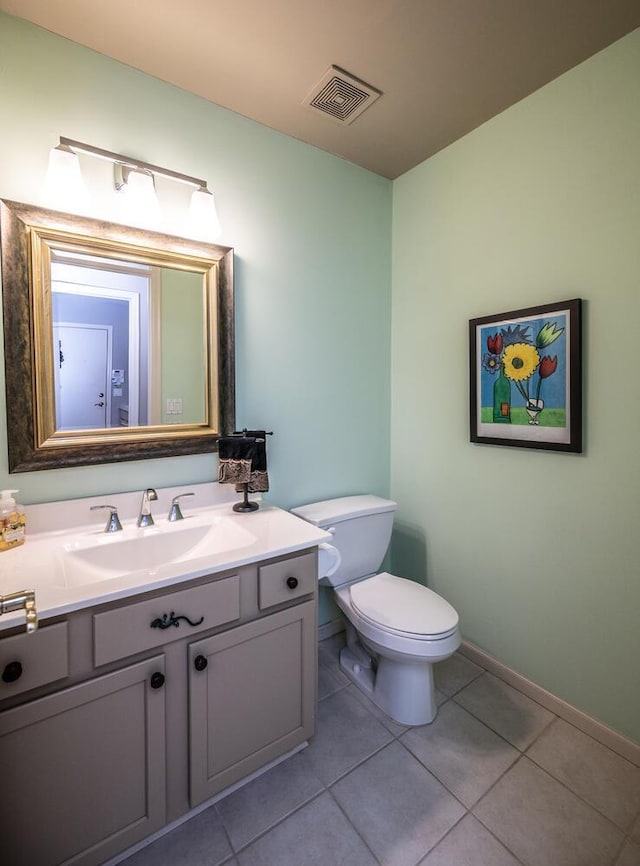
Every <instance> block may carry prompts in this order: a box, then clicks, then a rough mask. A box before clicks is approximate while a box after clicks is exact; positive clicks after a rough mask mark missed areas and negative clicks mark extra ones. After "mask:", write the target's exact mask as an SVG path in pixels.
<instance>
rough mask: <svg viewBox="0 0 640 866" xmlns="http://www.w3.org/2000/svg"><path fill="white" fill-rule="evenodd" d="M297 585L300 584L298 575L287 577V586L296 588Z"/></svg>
mask: <svg viewBox="0 0 640 866" xmlns="http://www.w3.org/2000/svg"><path fill="white" fill-rule="evenodd" d="M297 585H298V578H297V577H288V578H287V586H288V587H289V589H295V588H296V586H297Z"/></svg>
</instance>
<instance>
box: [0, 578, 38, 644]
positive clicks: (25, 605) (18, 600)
mask: <svg viewBox="0 0 640 866" xmlns="http://www.w3.org/2000/svg"><path fill="white" fill-rule="evenodd" d="M23 609H24V610H25V611H26V617H27V634H31V633H32V632H34V631H35V630H36V629H37V628H38V612H37V611H36V591H35V589H23V590H22V591H21V592H12V593H11V594H10V595H0V616H2V614H3V613H11V611H13V610H23Z"/></svg>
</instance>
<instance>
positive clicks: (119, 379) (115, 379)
mask: <svg viewBox="0 0 640 866" xmlns="http://www.w3.org/2000/svg"><path fill="white" fill-rule="evenodd" d="M111 384H112V385H124V370H112V371H111Z"/></svg>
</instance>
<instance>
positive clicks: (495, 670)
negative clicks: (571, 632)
mask: <svg viewBox="0 0 640 866" xmlns="http://www.w3.org/2000/svg"><path fill="white" fill-rule="evenodd" d="M460 653H461V655H463V656H465V657H466V658H468V659H469V660H470V661H472V662H475V663H476V664H477V665H480V667H482V668H485V670H488V671H489V672H490V673H492V674H494V675H495V676H496V677H498V678H499V679H501V680H503V681H504V682H505V683H507V684H508V685H510V686H513V688H514V689H517V690H518V691H519V692H522V694H524V695H527V697H529V698H531V699H532V700H534V701H536V702H537V703H539V704H541V705H542V706H543V707H545V708H546V709H547V710H550V711H551V712H552V713H555V715H556V716H559V717H560V718H561V719H564V720H565V722H569V724H571V725H574V726H575V727H576V728H578V729H579V730H581V731H582V732H583V733H585V734H588V735H589V736H590V737H593V739H594V740H597V741H598V742H599V743H602V745H603V746H607V748H609V749H611V751H612V752H616V753H617V754H618V755H621V757H623V758H626V759H627V761H631V763H632V764H635V765H636V766H638V767H640V743H637V742H636V741H635V740H631V739H629V738H628V737H625V736H624V734H620V733H618V731H615V730H614V729H613V728H610V727H608V726H607V725H605V724H603V723H602V722H599V721H598V719H594V718H593V716H590V715H588V714H587V713H585V712H583V711H582V710H579V709H578V708H577V707H574V706H573V705H572V704H569V703H567V702H566V701H563V700H562V698H558V697H556V695H554V694H552V693H551V692H548V691H547V690H546V689H543V688H542V686H539V685H537V684H536V683H534V682H532V681H531V680H528V679H527V678H526V677H524V676H522V674H519V673H517V672H516V671H514V670H512V668H509V667H507V665H505V664H503V663H502V662H500V661H498V659H496V658H494V657H493V656H491V655H489V653H486V652H484V650H481V649H480V648H479V647H477V646H475V645H474V644H472V643H469V641H466V640H465V641H462V646H461V647H460Z"/></svg>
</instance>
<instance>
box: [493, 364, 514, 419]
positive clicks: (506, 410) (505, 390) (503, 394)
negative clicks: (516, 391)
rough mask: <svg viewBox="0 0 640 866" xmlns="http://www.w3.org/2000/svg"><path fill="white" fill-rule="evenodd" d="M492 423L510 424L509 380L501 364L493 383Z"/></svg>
mask: <svg viewBox="0 0 640 866" xmlns="http://www.w3.org/2000/svg"><path fill="white" fill-rule="evenodd" d="M493 423H494V424H511V382H510V381H509V380H508V379H507V377H506V376H505V375H504V366H502V365H500V375H499V376H498V378H497V379H496V381H495V383H494V385H493Z"/></svg>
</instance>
